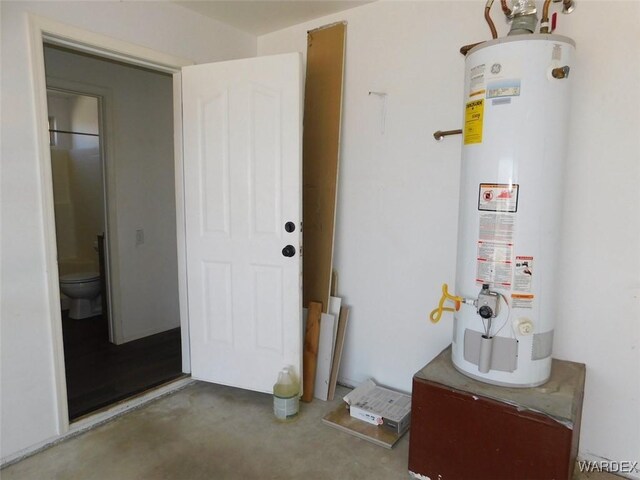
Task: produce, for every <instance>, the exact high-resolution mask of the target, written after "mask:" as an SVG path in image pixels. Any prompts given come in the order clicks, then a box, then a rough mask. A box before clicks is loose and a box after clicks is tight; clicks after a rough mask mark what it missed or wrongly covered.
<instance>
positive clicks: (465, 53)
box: [460, 42, 484, 57]
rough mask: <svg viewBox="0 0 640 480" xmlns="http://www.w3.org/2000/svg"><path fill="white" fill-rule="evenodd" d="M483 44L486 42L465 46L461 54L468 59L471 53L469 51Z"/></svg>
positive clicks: (461, 49)
mask: <svg viewBox="0 0 640 480" xmlns="http://www.w3.org/2000/svg"><path fill="white" fill-rule="evenodd" d="M481 43H484V42H478V43H472V44H471V45H465V46H464V47H461V48H460V53H461V54H462V55H464V56H465V57H466V56H467V53H469V50H471V49H472V48H473V47H476V46H478V45H480V44H481Z"/></svg>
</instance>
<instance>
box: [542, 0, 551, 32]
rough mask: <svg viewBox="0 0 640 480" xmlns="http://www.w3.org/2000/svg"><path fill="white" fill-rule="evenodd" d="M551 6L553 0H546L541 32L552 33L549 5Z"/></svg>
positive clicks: (543, 7)
mask: <svg viewBox="0 0 640 480" xmlns="http://www.w3.org/2000/svg"><path fill="white" fill-rule="evenodd" d="M550 6H551V0H544V5H543V6H542V20H540V33H550V28H549V7H550Z"/></svg>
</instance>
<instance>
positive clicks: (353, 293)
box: [258, 1, 640, 475]
mask: <svg viewBox="0 0 640 480" xmlns="http://www.w3.org/2000/svg"><path fill="white" fill-rule="evenodd" d="M484 3H485V2H482V1H476V2H444V1H441V2H378V3H373V4H370V5H365V6H363V7H359V8H356V9H352V10H349V11H346V12H343V13H342V14H337V15H331V16H329V17H325V18H323V19H319V20H316V21H313V22H308V23H305V24H301V25H298V26H295V27H292V28H288V29H285V30H282V31H279V32H276V33H272V34H268V35H264V36H262V37H259V38H258V54H259V55H266V54H274V53H284V52H290V51H300V52H303V53H304V52H306V31H307V30H309V29H312V28H315V27H318V26H321V25H325V24H328V23H331V22H334V21H339V20H347V21H348V28H347V50H346V73H345V97H344V109H343V130H342V150H341V154H342V158H341V166H340V185H339V193H338V197H339V199H338V217H337V230H336V244H335V248H336V254H335V263H334V266H335V268H337V270H338V272H339V274H340V292H339V293H340V294H341V295H343V296H344V298H345V301H346V303H347V304H349V305H351V306H352V311H351V319H350V325H349V330H348V332H347V340H346V345H345V356H344V357H343V368H342V369H341V377H342V379H343V380H344V381H346V382H349V383H357V382H360V381H361V380H363V379H364V378H366V377H368V376H373V377H375V378H376V379H377V380H378V381H379V382H381V383H383V384H387V385H390V386H392V387H396V388H400V389H403V390H409V389H410V388H411V378H412V375H413V373H414V372H415V371H416V370H418V369H419V368H420V367H422V366H423V365H424V364H426V363H427V362H428V361H429V360H430V359H431V358H432V357H434V356H435V355H436V354H437V353H439V352H440V351H441V350H442V349H443V348H445V347H446V346H447V345H448V344H449V343H450V340H451V322H450V321H446V320H443V321H441V322H440V323H439V324H438V325H432V324H430V323H429V320H428V318H427V315H428V312H429V311H430V310H431V309H432V308H434V307H435V306H436V304H437V301H438V299H439V297H440V285H441V284H442V282H448V283H449V284H450V285H452V284H453V280H454V274H455V273H454V272H455V261H456V260H455V257H456V230H457V206H458V191H459V187H458V182H459V157H460V137H450V138H447V139H446V140H444V141H442V142H435V141H434V139H433V137H432V133H433V132H434V131H435V130H439V129H455V128H460V127H461V123H462V115H461V113H462V86H463V80H464V70H463V68H464V60H463V57H462V56H461V55H460V54H459V53H458V49H459V48H460V47H461V46H462V45H465V44H468V43H473V42H477V41H480V40H483V39H487V38H489V30H488V27H487V26H486V24H485V23H484V19H483V17H482V12H483V6H484ZM494 10H495V13H494V18H495V19H496V23H497V25H498V29H499V31H500V33H501V35H505V34H506V33H507V30H508V28H507V26H506V25H505V23H504V21H503V20H502V18H501V15H500V14H499V8H497V7H495V8H494ZM639 16H640V4H637V3H634V2H579V5H578V8H576V10H575V12H574V13H573V14H572V15H571V16H560V18H559V31H558V33H561V34H565V35H568V36H571V37H572V38H574V39H575V41H576V43H577V58H576V65H575V68H574V70H572V72H571V75H572V76H574V85H575V87H576V89H575V92H574V97H573V107H572V113H571V117H572V124H571V127H570V128H571V133H570V138H569V151H570V155H569V158H568V174H567V182H566V195H565V198H566V206H565V207H566V208H565V210H566V215H565V222H564V228H563V231H562V238H563V240H564V241H563V244H562V245H561V246H559V248H562V257H561V258H562V259H563V260H562V262H561V265H559V268H558V275H559V277H560V289H561V296H562V298H563V302H562V303H561V304H560V305H558V307H557V312H558V327H557V330H556V341H555V347H554V354H555V356H556V357H559V358H562V359H567V360H573V361H578V362H584V363H586V364H587V384H586V393H585V405H584V414H583V424H582V435H581V444H580V450H581V455H582V456H585V457H592V456H596V457H604V458H609V459H612V460H619V461H623V460H629V461H640V458H639V457H638V455H639V453H638V452H640V408H639V407H638V405H639V403H640V381H639V380H640V378H639V376H640V353H639V351H640V345H639V344H640V334H639V324H638V319H639V318H640V302H639V300H638V294H639V292H640V273H639V272H640V196H639V195H640V194H639V192H640V174H639V164H640V160H639V158H638V154H639V152H640V135H639V132H640V117H639V116H638V114H637V112H638V109H639V108H640V93H639V89H638V86H637V83H638V78H640V47H639V44H638V42H637V40H638V38H637V22H638V18H639ZM371 90H373V91H381V92H386V93H387V105H386V130H385V132H384V135H382V134H381V131H380V119H381V112H382V109H381V101H380V99H379V98H378V97H374V96H369V95H368V92H369V91H371ZM549 113H550V114H552V113H553V112H549ZM636 475H640V473H638V474H636Z"/></svg>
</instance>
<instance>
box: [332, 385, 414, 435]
mask: <svg viewBox="0 0 640 480" xmlns="http://www.w3.org/2000/svg"><path fill="white" fill-rule="evenodd" d="M343 400H344V401H345V402H346V403H347V405H349V412H350V415H351V416H352V417H353V418H357V419H359V420H362V421H365V422H367V423H370V424H372V425H379V426H384V427H387V428H390V429H391V430H393V431H394V432H395V433H397V434H398V435H402V434H403V433H404V432H406V431H407V430H408V428H409V424H410V422H411V396H410V395H406V394H404V393H400V392H396V391H393V390H389V389H388V388H384V387H381V386H379V385H376V383H375V382H374V381H373V380H371V379H369V380H367V381H365V382H363V383H362V384H361V385H359V386H358V387H357V388H355V389H354V390H352V391H351V392H349V394H347V395H345V396H344V397H343Z"/></svg>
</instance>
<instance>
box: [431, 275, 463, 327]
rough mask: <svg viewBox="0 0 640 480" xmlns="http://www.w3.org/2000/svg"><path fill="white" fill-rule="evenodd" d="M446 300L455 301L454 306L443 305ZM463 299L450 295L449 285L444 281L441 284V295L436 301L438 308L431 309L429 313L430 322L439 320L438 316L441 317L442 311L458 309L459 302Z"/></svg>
mask: <svg viewBox="0 0 640 480" xmlns="http://www.w3.org/2000/svg"><path fill="white" fill-rule="evenodd" d="M447 300H451V301H452V302H455V308H452V307H445V306H444V302H446V301H447ZM463 301H464V298H462V297H457V296H455V295H451V294H450V293H449V286H448V285H447V284H446V283H443V284H442V297H440V303H438V308H436V309H435V310H433V311H432V312H431V313H430V314H429V319H430V320H431V323H438V322H439V321H440V317H442V312H457V311H458V310H460V304H461V303H462V302H463Z"/></svg>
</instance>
